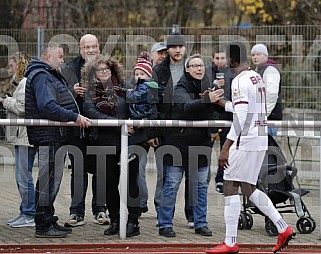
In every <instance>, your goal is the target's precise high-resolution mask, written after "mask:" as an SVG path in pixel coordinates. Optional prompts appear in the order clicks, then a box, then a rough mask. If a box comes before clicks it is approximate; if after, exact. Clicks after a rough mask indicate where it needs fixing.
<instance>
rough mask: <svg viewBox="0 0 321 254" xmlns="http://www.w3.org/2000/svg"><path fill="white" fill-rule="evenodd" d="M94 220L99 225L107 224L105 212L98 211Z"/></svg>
mask: <svg viewBox="0 0 321 254" xmlns="http://www.w3.org/2000/svg"><path fill="white" fill-rule="evenodd" d="M94 222H95V223H97V224H99V225H109V221H108V216H107V215H106V213H105V212H99V213H97V214H96V215H95V216H94Z"/></svg>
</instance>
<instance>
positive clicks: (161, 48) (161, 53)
mask: <svg viewBox="0 0 321 254" xmlns="http://www.w3.org/2000/svg"><path fill="white" fill-rule="evenodd" d="M150 54H151V57H152V60H153V67H154V66H155V65H157V64H160V63H161V62H162V61H163V60H164V59H165V57H166V56H167V47H166V45H165V43H164V42H156V43H155V44H154V45H153V47H152V49H151V50H150Z"/></svg>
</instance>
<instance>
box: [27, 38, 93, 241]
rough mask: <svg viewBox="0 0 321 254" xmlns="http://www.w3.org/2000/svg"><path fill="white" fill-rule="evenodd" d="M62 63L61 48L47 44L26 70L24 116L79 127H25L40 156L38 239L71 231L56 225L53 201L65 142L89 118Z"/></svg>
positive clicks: (58, 182) (61, 165) (62, 162)
mask: <svg viewBox="0 0 321 254" xmlns="http://www.w3.org/2000/svg"><path fill="white" fill-rule="evenodd" d="M63 62H64V55H63V49H62V47H61V46H60V45H58V44H54V43H52V44H48V45H46V46H45V47H44V49H43V52H42V54H41V59H40V60H38V59H35V60H33V61H32V62H31V63H30V65H29V66H28V68H27V70H26V73H25V76H26V77H27V83H26V104H25V105H26V119H48V120H52V121H61V122H69V121H72V122H76V123H77V124H78V125H79V126H80V128H79V127H65V126H46V127H43V126H28V127H27V131H28V139H29V142H30V144H32V145H34V146H35V147H36V148H37V150H38V156H39V173H38V179H37V184H36V215H35V223H36V233H35V236H36V237H41V238H57V237H65V236H66V235H67V234H68V233H70V232H71V230H70V229H68V228H65V227H62V226H60V225H58V224H57V218H56V217H55V216H54V213H55V209H54V201H55V199H56V196H57V194H58V191H59V187H60V183H61V180H62V175H63V169H64V156H65V152H66V151H67V150H68V151H70V150H73V149H70V147H69V148H68V147H67V145H68V144H70V143H71V142H72V141H73V140H75V139H79V138H80V136H81V133H82V130H81V128H85V127H88V126H89V125H90V119H88V118H87V117H84V116H82V115H80V114H79V109H78V107H77V104H76V102H75V100H74V98H73V96H72V94H71V93H70V91H69V90H68V87H67V84H66V81H65V80H64V79H63V77H62V76H61V74H60V73H59V72H58V68H59V66H60V65H61V64H62V63H63ZM75 152H77V151H75ZM81 159H82V158H79V160H81Z"/></svg>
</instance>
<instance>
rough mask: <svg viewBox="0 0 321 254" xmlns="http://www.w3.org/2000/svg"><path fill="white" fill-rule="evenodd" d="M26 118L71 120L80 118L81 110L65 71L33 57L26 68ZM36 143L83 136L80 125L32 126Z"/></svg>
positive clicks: (32, 138) (42, 143)
mask: <svg viewBox="0 0 321 254" xmlns="http://www.w3.org/2000/svg"><path fill="white" fill-rule="evenodd" d="M25 76H26V77H27V82H26V104H25V107H26V119H33V118H34V119H48V120H52V121H61V122H68V121H73V122H75V121H76V120H77V117H78V114H79V110H78V107H77V104H76V102H75V100H74V98H73V96H72V94H71V93H70V91H69V89H68V87H67V83H66V81H65V80H64V78H63V77H62V76H61V74H60V73H59V72H58V71H56V70H54V69H52V68H51V67H50V66H49V65H48V64H46V63H45V62H42V61H40V60H37V59H35V60H33V61H32V62H31V63H30V64H29V66H28V68H27V70H26V72H25ZM27 131H28V138H29V142H30V144H32V145H35V146H39V145H47V144H49V143H52V142H59V143H68V142H70V141H73V140H75V138H78V139H79V137H80V133H81V130H80V128H79V127H55V126H48V127H43V126H28V127H27Z"/></svg>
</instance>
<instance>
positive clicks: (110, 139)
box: [82, 57, 129, 150]
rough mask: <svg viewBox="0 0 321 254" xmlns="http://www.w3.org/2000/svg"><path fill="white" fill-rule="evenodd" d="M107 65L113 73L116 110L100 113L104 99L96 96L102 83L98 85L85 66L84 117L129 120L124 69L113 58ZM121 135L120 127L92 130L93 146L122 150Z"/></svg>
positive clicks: (83, 76) (83, 77)
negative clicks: (112, 147)
mask: <svg viewBox="0 0 321 254" xmlns="http://www.w3.org/2000/svg"><path fill="white" fill-rule="evenodd" d="M90 64H94V63H93V62H91V63H88V65H90ZM107 64H108V66H109V68H110V70H111V73H112V77H111V82H112V84H113V87H114V89H115V91H116V95H117V101H116V104H117V105H116V106H115V110H114V111H113V114H106V113H104V112H101V111H100V108H99V103H97V102H99V101H100V102H101V101H102V100H103V98H102V97H101V96H100V95H98V94H96V95H95V91H96V88H97V86H99V85H100V83H97V81H96V80H95V79H94V77H93V76H92V75H93V74H92V73H90V71H89V72H88V71H86V70H87V69H86V66H85V69H83V75H82V79H83V85H84V86H85V87H87V89H86V92H85V97H84V115H85V116H87V117H88V118H91V119H128V118H129V108H128V104H127V103H126V96H125V92H124V89H123V88H124V82H125V77H124V72H123V69H122V68H121V67H120V64H119V63H118V61H116V60H114V59H113V58H112V57H110V58H109V60H108V63H107ZM120 134H121V130H120V127H97V128H92V131H91V134H90V139H91V142H92V143H91V144H92V145H99V146H116V148H117V149H119V150H120V144H121V143H120V138H121V135H120Z"/></svg>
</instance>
